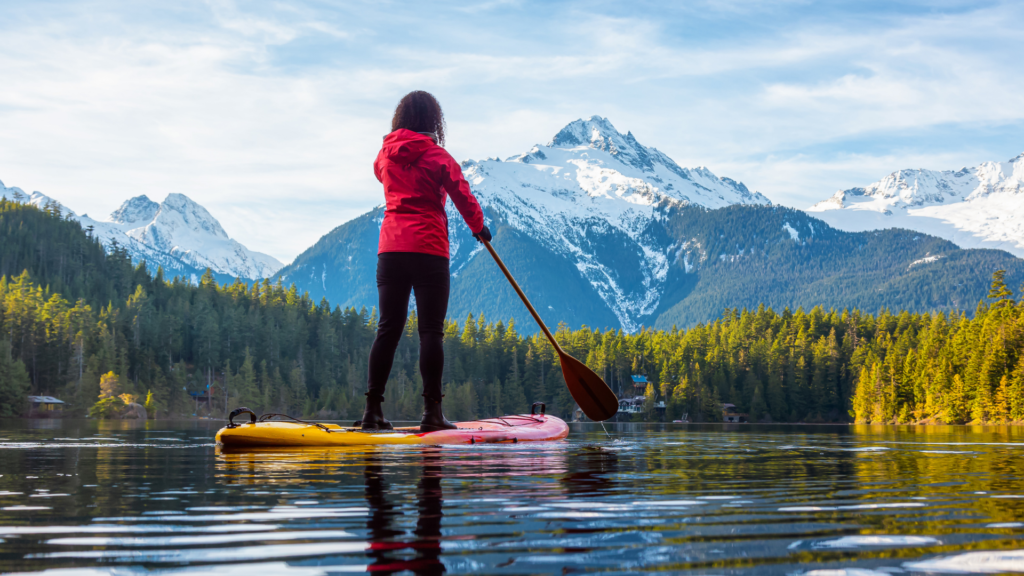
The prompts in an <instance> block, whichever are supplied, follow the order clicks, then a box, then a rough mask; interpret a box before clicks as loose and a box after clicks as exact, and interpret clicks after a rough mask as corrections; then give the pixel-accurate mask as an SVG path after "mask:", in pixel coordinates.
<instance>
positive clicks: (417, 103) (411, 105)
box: [391, 90, 444, 146]
mask: <svg viewBox="0 0 1024 576" xmlns="http://www.w3.org/2000/svg"><path fill="white" fill-rule="evenodd" d="M399 128H405V129H406V130H412V131H413V132H428V133H432V134H434V136H435V138H434V140H435V141H436V142H437V143H438V144H440V145H441V146H444V112H442V111H441V104H439V103H438V102H437V98H434V96H433V95H432V94H431V93H430V92H424V91H423V90H414V91H412V92H409V93H408V94H406V95H405V96H404V97H402V99H401V100H400V101H399V102H398V106H397V107H395V115H394V117H393V118H391V131H392V132H394V131H395V130H398V129H399Z"/></svg>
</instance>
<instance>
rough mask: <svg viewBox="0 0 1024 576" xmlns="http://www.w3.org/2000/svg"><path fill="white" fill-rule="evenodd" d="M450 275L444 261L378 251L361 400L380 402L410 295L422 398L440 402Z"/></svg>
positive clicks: (427, 255) (438, 257)
mask: <svg viewBox="0 0 1024 576" xmlns="http://www.w3.org/2000/svg"><path fill="white" fill-rule="evenodd" d="M450 282H451V276H450V275H449V272H448V259H447V258H445V257H444V256H435V255H433V254H420V253H418V252H384V253H381V254H379V255H378V256H377V294H378V297H379V299H380V320H379V321H378V323H377V337H376V338H374V340H373V347H371V348H370V371H369V372H370V375H369V389H368V391H367V393H366V395H367V396H370V397H375V398H379V399H383V398H384V387H385V386H387V383H388V376H389V375H390V374H391V365H392V363H393V362H394V360H395V350H396V349H398V342H399V341H400V340H401V339H402V334H403V333H404V332H405V319H406V317H407V316H408V315H409V293H410V291H412V290H415V291H416V318H417V322H418V323H419V332H420V375H422V376H423V397H424V398H427V399H428V400H433V401H435V402H440V401H441V373H442V372H443V371H444V346H443V342H444V317H445V315H446V314H447V313H448V287H449V283H450Z"/></svg>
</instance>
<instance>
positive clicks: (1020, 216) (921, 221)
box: [805, 154, 1024, 258]
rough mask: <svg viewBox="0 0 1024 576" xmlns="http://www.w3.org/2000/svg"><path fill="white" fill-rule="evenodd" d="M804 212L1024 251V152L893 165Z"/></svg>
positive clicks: (838, 222)
mask: <svg viewBox="0 0 1024 576" xmlns="http://www.w3.org/2000/svg"><path fill="white" fill-rule="evenodd" d="M805 211H806V212H808V213H810V214H811V215H812V216H814V217H815V218H819V219H821V220H824V221H825V222H827V223H829V224H830V225H832V226H834V227H835V228H838V229H840V230H846V231H849V232H863V231H868V230H879V229H886V228H906V229H909V230H914V231H917V232H923V233H926V234H930V235H932V236H938V237H940V238H945V239H946V240H949V241H951V242H953V243H954V244H956V245H958V246H960V247H961V248H993V249H998V250H1005V251H1007V252H1010V253H1011V254H1013V255H1015V256H1017V257H1019V258H1020V257H1024V154H1021V155H1019V156H1017V157H1015V158H1011V159H1010V160H1008V161H1006V162H984V163H982V164H981V165H979V166H976V167H974V168H966V167H965V168H961V169H960V170H956V171H953V170H944V171H935V170H924V169H912V170H899V171H896V172H893V173H892V174H890V175H888V176H886V177H885V178H883V179H882V180H879V181H878V182H875V183H873V184H870V185H868V186H865V187H863V188H851V189H849V190H840V191H838V192H836V193H835V194H834V195H833V196H832V197H831V198H828V199H826V200H823V201H821V202H818V203H817V204H815V205H813V206H811V207H810V208H807V209H806V210H805Z"/></svg>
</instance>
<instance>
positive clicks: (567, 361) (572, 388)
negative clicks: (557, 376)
mask: <svg viewBox="0 0 1024 576" xmlns="http://www.w3.org/2000/svg"><path fill="white" fill-rule="evenodd" d="M559 360H560V361H561V362H562V377H563V378H565V384H566V386H568V387H569V393H570V394H572V399H573V400H575V401H576V403H577V404H579V406H580V409H581V410H583V413H584V414H586V415H587V418H590V419H591V420H594V421H597V422H602V421H604V420H607V419H609V418H611V417H612V416H615V413H616V412H618V411H619V399H618V398H616V397H615V392H612V389H611V388H609V387H608V385H607V384H605V383H604V380H601V377H600V376H598V375H597V374H594V371H593V370H591V369H590V368H587V367H586V365H584V364H583V363H582V362H580V361H579V360H577V359H575V358H573V357H572V356H569V355H568V354H559Z"/></svg>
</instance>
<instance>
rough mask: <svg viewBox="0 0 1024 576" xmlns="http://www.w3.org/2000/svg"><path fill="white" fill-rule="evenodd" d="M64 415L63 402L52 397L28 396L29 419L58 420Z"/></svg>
mask: <svg viewBox="0 0 1024 576" xmlns="http://www.w3.org/2000/svg"><path fill="white" fill-rule="evenodd" d="M63 415H64V401H63V400H58V399H56V398H54V397H53V396H29V397H28V417H29V418H60V417H61V416H63Z"/></svg>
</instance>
